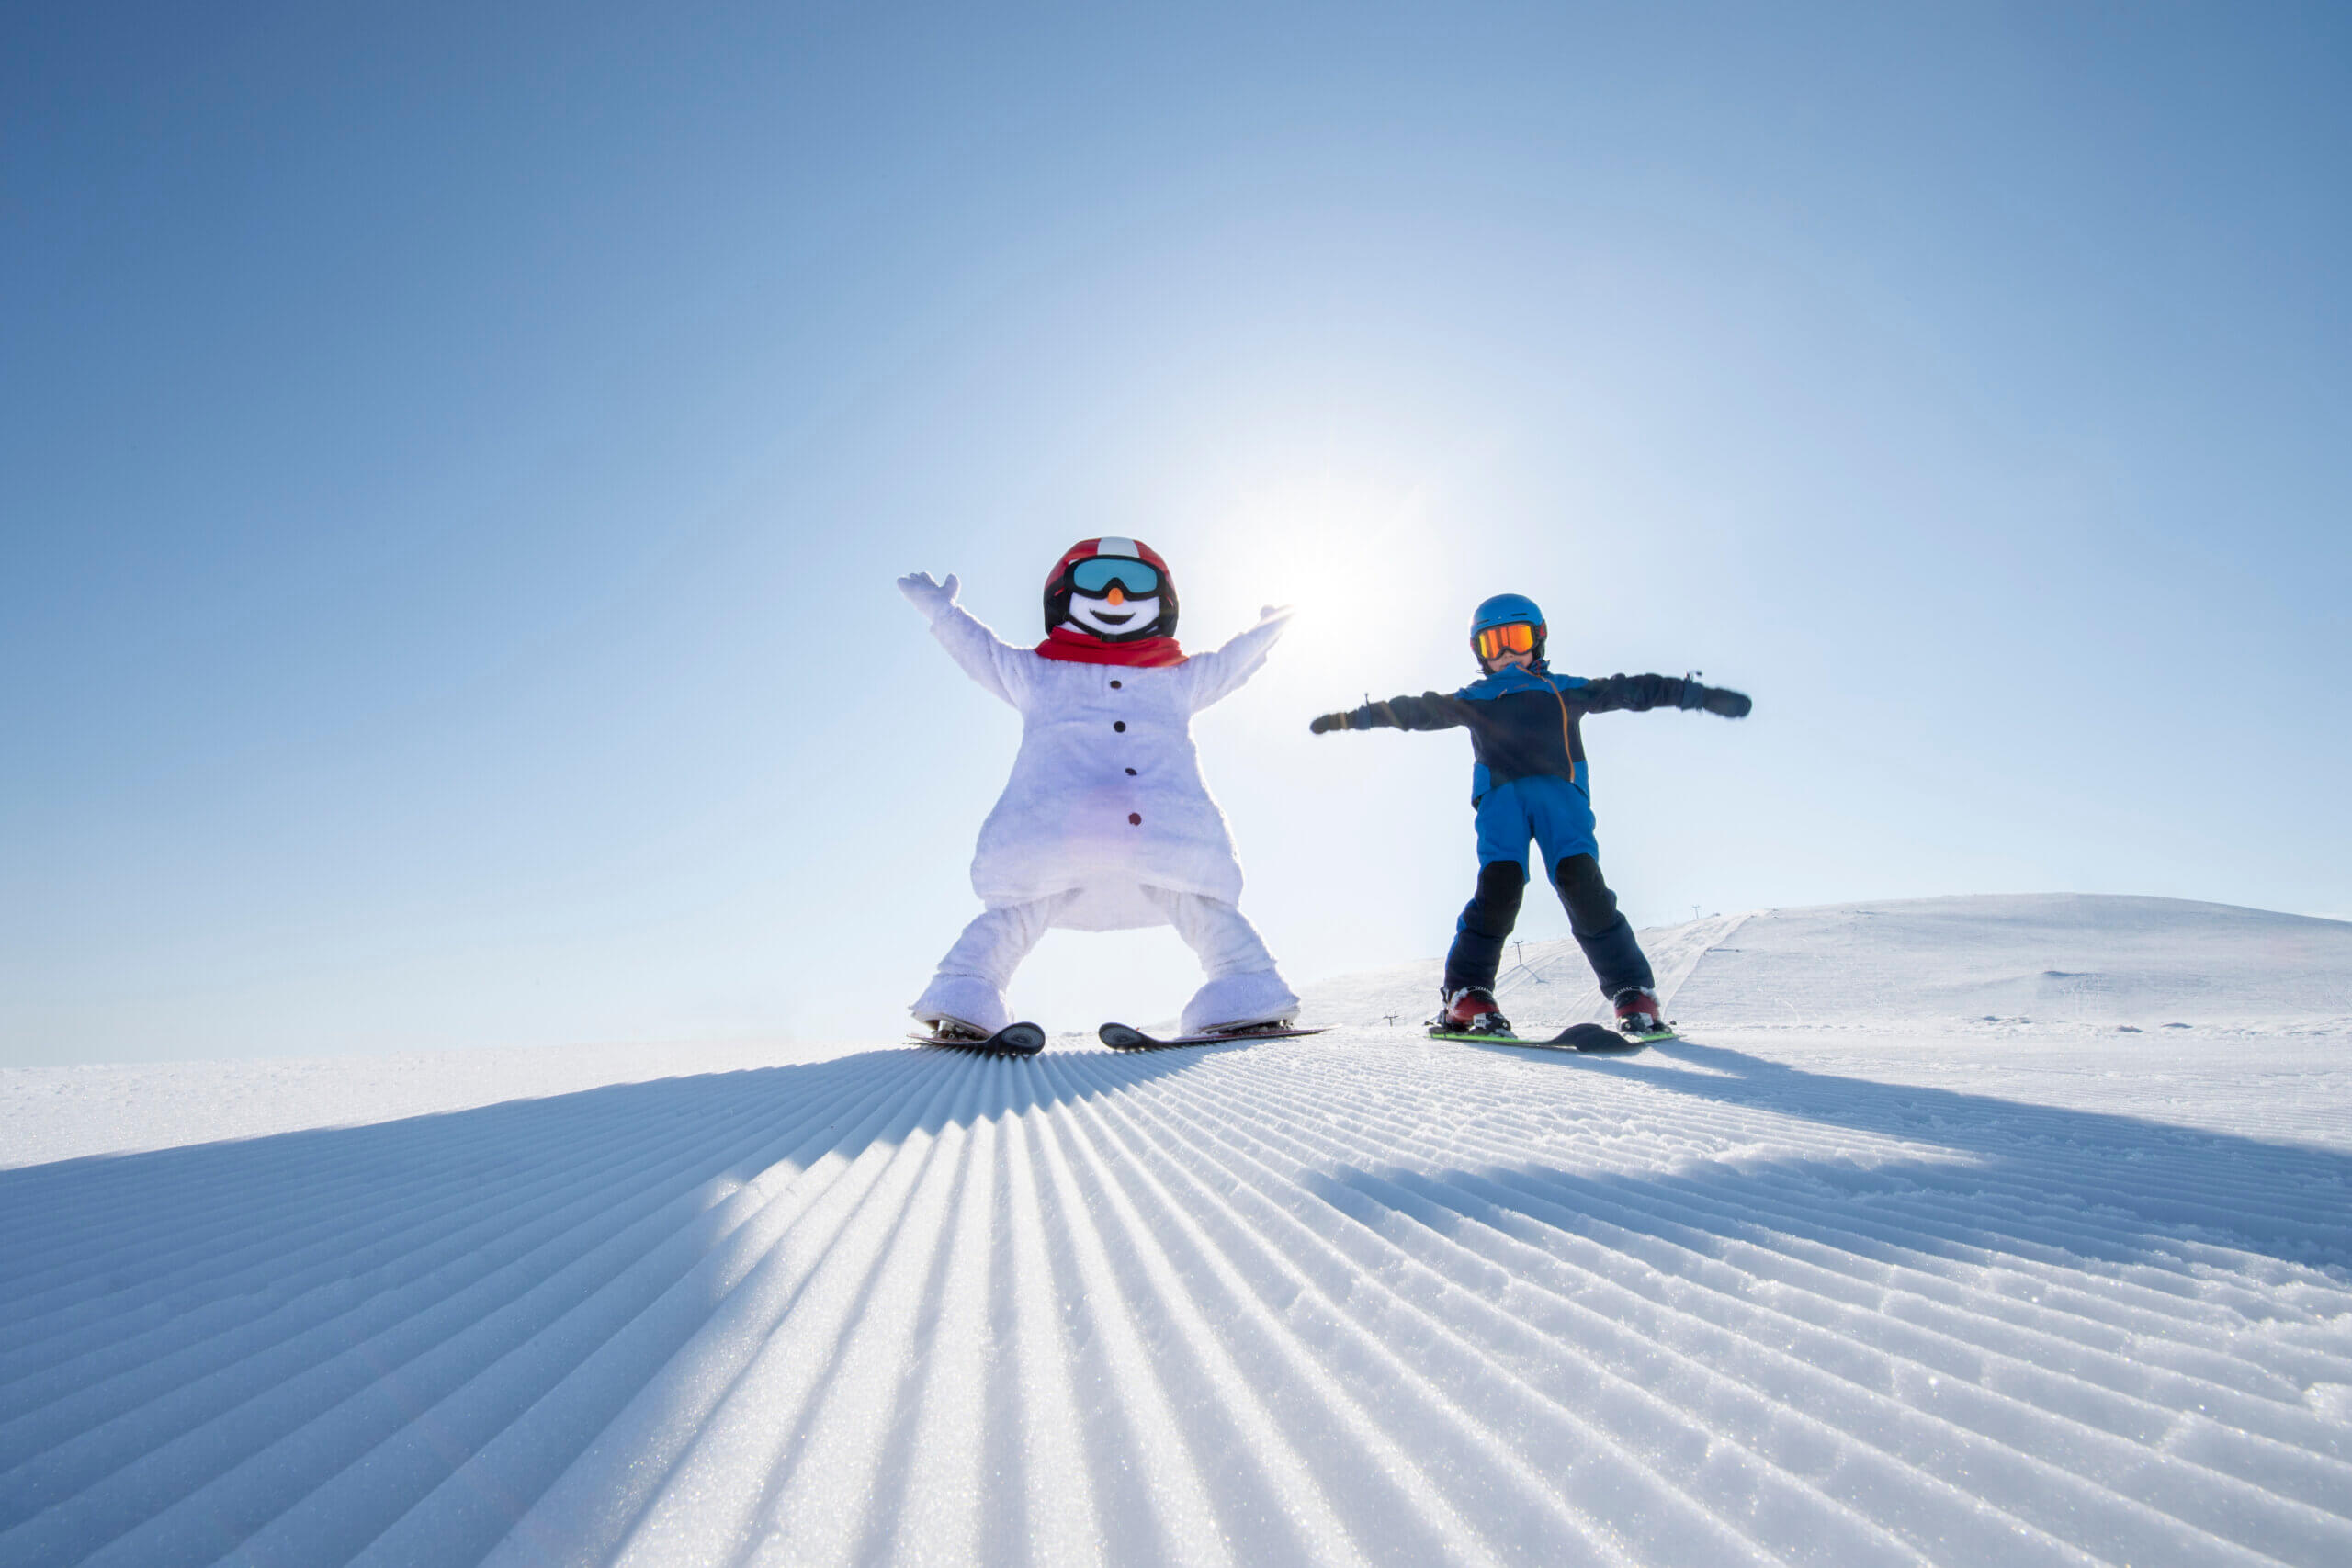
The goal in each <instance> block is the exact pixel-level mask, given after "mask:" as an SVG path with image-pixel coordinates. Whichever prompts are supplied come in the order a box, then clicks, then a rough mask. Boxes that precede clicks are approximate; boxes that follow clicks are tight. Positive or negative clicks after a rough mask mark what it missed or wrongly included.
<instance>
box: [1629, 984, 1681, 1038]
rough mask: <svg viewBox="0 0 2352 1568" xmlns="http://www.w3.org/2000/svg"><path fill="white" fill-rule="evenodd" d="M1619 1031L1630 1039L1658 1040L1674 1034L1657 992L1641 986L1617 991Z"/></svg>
mask: <svg viewBox="0 0 2352 1568" xmlns="http://www.w3.org/2000/svg"><path fill="white" fill-rule="evenodd" d="M1617 1032H1618V1033H1620V1034H1623V1036H1625V1038H1627V1039H1628V1040H1657V1039H1662V1038H1664V1037H1665V1036H1667V1035H1669V1034H1672V1033H1673V1032H1674V1030H1673V1029H1672V1027H1671V1026H1669V1025H1668V1023H1667V1021H1666V1010H1664V1009H1663V1008H1661V1007H1659V1006H1658V1000H1657V992H1656V991H1652V990H1648V989H1645V987H1640V986H1633V987H1627V988H1626V989H1624V990H1622V991H1620V992H1618V993H1617Z"/></svg>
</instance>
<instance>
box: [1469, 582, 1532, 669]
mask: <svg viewBox="0 0 2352 1568" xmlns="http://www.w3.org/2000/svg"><path fill="white" fill-rule="evenodd" d="M1497 626H1533V627H1534V628H1535V646H1534V648H1533V649H1531V650H1530V651H1531V652H1532V653H1533V655H1534V658H1535V662H1536V663H1538V664H1541V663H1543V662H1544V630H1545V627H1544V608H1543V606H1542V605H1540V604H1536V602H1535V601H1534V600H1532V599H1530V598H1529V597H1528V596H1527V595H1526V594H1524V593H1498V594H1496V595H1495V596H1494V597H1493V598H1491V599H1482V600H1480V601H1479V602H1478V607H1477V608H1476V609H1475V610H1473V611H1471V612H1470V651H1471V653H1472V654H1473V655H1475V656H1476V658H1477V660H1478V668H1480V669H1481V670H1483V669H1485V668H1486V667H1487V656H1486V655H1485V654H1483V653H1480V652H1479V651H1478V634H1479V633H1481V632H1485V631H1491V630H1493V629H1494V628H1495V627H1497Z"/></svg>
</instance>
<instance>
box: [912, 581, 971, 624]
mask: <svg viewBox="0 0 2352 1568" xmlns="http://www.w3.org/2000/svg"><path fill="white" fill-rule="evenodd" d="M959 586H960V584H959V583H958V582H957V581H956V574H955V573H954V572H952V571H951V572H949V573H948V574H947V581H944V582H935V581H933V580H932V576H931V573H929V572H927V571H918V572H913V573H910V575H908V576H905V577H902V578H900V579H899V592H901V593H903V594H905V595H906V596H907V598H908V600H909V601H910V603H912V604H913V605H914V607H915V608H916V609H918V610H921V611H922V613H923V617H924V619H926V620H933V621H935V620H937V619H939V617H940V616H942V615H945V614H947V612H948V611H949V610H951V609H954V608H955V606H956V589H957V588H958V587H959Z"/></svg>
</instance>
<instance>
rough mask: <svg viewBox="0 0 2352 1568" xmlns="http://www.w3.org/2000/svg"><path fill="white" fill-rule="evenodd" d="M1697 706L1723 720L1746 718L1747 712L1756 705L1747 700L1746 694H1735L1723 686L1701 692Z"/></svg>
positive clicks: (1707, 688) (1712, 687) (1708, 688)
mask: <svg viewBox="0 0 2352 1568" xmlns="http://www.w3.org/2000/svg"><path fill="white" fill-rule="evenodd" d="M1699 705H1700V706H1701V707H1702V708H1705V709H1706V710H1707V711H1708V712H1709V713H1719V714H1721V715H1723V716H1724V717H1725V718H1746V717H1747V710H1748V709H1750V708H1752V707H1754V706H1755V704H1754V703H1752V702H1749V701H1748V700H1747V693H1746V692H1735V691H1732V690H1730V689H1729V688H1728V687H1724V686H1709V687H1706V688H1704V689H1703V690H1702V692H1701V694H1700V696H1699Z"/></svg>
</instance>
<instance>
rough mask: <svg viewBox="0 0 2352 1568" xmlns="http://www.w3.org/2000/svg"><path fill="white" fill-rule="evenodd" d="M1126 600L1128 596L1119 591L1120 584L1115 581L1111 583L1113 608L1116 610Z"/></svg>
mask: <svg viewBox="0 0 2352 1568" xmlns="http://www.w3.org/2000/svg"><path fill="white" fill-rule="evenodd" d="M1126 602H1127V596H1126V595H1125V594H1124V593H1122V592H1119V585H1118V584H1117V583H1115V582H1114V583H1113V584H1111V608H1113V609H1114V610H1115V609H1117V608H1118V607H1119V606H1120V605H1122V604H1125V603H1126Z"/></svg>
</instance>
